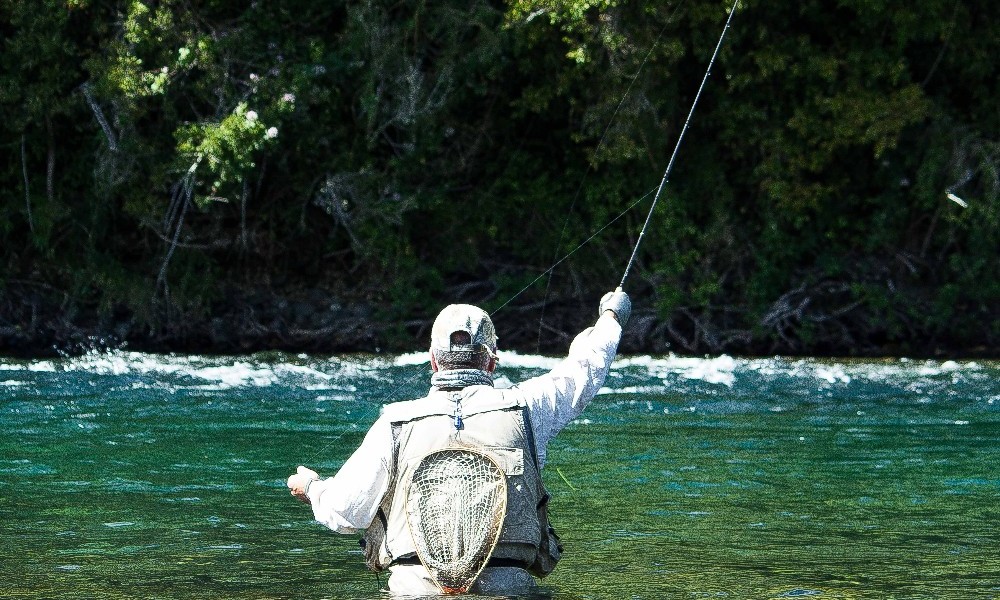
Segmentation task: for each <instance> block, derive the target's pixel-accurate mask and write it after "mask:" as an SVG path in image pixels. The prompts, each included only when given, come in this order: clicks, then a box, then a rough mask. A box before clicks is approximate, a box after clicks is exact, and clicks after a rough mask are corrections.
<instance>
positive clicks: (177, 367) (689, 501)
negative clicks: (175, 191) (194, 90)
mask: <svg viewBox="0 0 1000 600" xmlns="http://www.w3.org/2000/svg"><path fill="white" fill-rule="evenodd" d="M501 360H502V363H501V368H500V373H501V374H502V376H501V377H502V379H506V380H510V381H518V380H520V379H523V378H527V377H530V376H532V375H535V374H538V373H542V372H544V370H545V369H547V368H549V367H551V366H552V365H553V364H555V360H554V359H550V358H546V357H537V356H526V355H518V354H514V353H502V354H501ZM427 372H428V365H427V363H426V361H425V355H424V354H423V353H420V354H413V355H405V356H395V357H382V356H337V357H318V356H306V355H298V356H296V355H289V354H258V355H253V356H242V357H202V356H160V355H152V354H141V353H132V352H126V351H112V352H103V353H91V354H87V355H84V356H80V357H69V358H63V359H58V360H33V361H24V360H15V359H0V429H2V435H0V596H2V597H4V598H154V597H156V598H227V599H229V598H332V599H345V598H358V599H376V598H385V597H386V596H385V595H384V593H382V592H380V589H381V588H382V587H384V584H385V578H384V577H381V578H380V579H379V578H376V577H375V575H374V574H372V573H370V572H368V571H366V570H365V568H364V565H363V561H362V558H361V554H360V549H359V546H358V543H357V537H356V536H338V535H335V534H333V533H332V532H330V531H328V530H326V529H325V528H323V527H322V526H320V525H318V524H317V523H315V522H313V521H312V519H311V513H310V511H309V510H308V508H307V507H305V506H304V505H302V504H300V503H298V502H296V501H295V500H294V499H292V498H291V497H290V496H289V495H288V492H287V490H286V489H285V487H284V480H285V478H286V477H287V476H288V475H289V474H290V473H291V472H292V471H293V470H294V469H295V466H296V465H298V464H306V465H309V466H311V467H312V468H314V469H316V470H318V471H319V472H320V473H321V474H325V475H329V474H332V473H333V472H335V471H336V469H337V468H338V467H339V466H340V465H341V464H342V463H343V461H344V460H345V459H346V458H347V456H349V455H350V453H351V452H352V451H353V449H354V448H356V447H357V445H358V444H359V443H360V441H361V439H362V437H363V435H364V433H365V431H366V430H367V428H368V426H369V425H370V424H371V423H372V422H373V421H374V419H375V418H376V416H377V414H378V410H379V406H380V405H381V404H383V403H385V402H388V401H391V400H395V399H408V398H414V397H419V396H421V395H423V393H424V392H425V391H426V389H427V385H428V383H427V381H428V373H427ZM545 471H546V472H545V480H546V484H547V486H548V488H549V491H550V493H551V494H552V496H553V500H552V519H553V522H554V524H555V525H556V528H557V530H558V531H559V533H560V535H561V537H562V539H563V542H564V544H565V546H566V552H565V555H564V559H563V561H562V562H561V563H560V564H559V566H558V568H557V569H556V571H555V573H554V574H553V575H552V576H550V577H549V578H547V579H545V580H544V581H543V582H542V596H543V597H550V598H554V599H557V600H570V599H599V598H600V599H604V598H607V599H619V598H792V597H816V598H873V599H874V598H879V599H883V598H954V599H959V598H963V599H964V598H1000V550H998V549H1000V363H998V362H996V361H979V362H970V361H962V362H955V361H926V360H906V359H894V360H882V361H837V360H814V359H803V360H800V359H784V358H770V359H742V358H732V357H728V356H721V357H710V358H683V357H676V356H664V357H624V358H619V359H618V360H617V361H616V362H615V364H614V367H613V369H612V372H611V374H610V375H609V377H608V379H607V381H606V383H605V387H604V389H603V390H602V391H601V393H600V394H599V395H598V396H597V398H596V399H595V400H594V401H593V403H592V404H591V405H590V407H589V408H588V409H587V411H586V412H585V413H584V415H583V416H582V417H581V418H580V419H578V420H577V421H575V422H573V423H572V424H570V426H569V427H567V429H565V430H564V431H563V432H562V433H561V434H560V436H559V437H558V438H557V439H556V440H554V441H553V443H552V445H550V447H549V462H548V465H547V467H546V470H545Z"/></svg>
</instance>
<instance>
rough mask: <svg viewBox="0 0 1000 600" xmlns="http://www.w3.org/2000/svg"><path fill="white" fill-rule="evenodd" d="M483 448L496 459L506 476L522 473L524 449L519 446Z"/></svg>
mask: <svg viewBox="0 0 1000 600" xmlns="http://www.w3.org/2000/svg"><path fill="white" fill-rule="evenodd" d="M483 450H484V451H485V452H486V453H487V454H489V455H490V458H492V459H493V460H495V461H496V463H497V466H499V467H500V469H501V470H503V472H504V475H506V476H507V477H511V476H516V475H524V451H523V450H521V449H520V448H506V447H503V446H487V447H485V448H483Z"/></svg>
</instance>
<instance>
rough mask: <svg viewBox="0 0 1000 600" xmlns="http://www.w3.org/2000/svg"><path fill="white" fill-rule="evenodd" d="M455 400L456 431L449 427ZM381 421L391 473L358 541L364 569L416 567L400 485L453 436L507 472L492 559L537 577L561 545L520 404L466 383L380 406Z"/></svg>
mask: <svg viewBox="0 0 1000 600" xmlns="http://www.w3.org/2000/svg"><path fill="white" fill-rule="evenodd" d="M456 401H457V402H456ZM456 404H457V408H458V410H459V411H460V412H458V413H457V414H459V415H460V416H461V429H456V427H455V425H456V417H455V416H456ZM383 418H387V419H388V420H389V421H390V422H391V424H392V433H393V444H394V452H393V455H394V458H395V464H394V465H393V468H394V472H393V474H394V476H393V481H392V484H391V485H390V487H389V490H388V491H387V492H386V495H385V498H384V499H383V501H382V503H381V505H380V507H379V510H378V514H376V517H375V520H374V522H373V523H372V525H371V526H370V527H369V528H368V529H367V530H366V531H365V535H364V538H363V539H362V541H361V544H362V546H363V547H364V549H365V555H366V562H367V563H368V566H369V567H370V568H372V569H374V570H377V571H378V570H382V569H385V568H387V567H389V566H390V565H392V564H419V560H418V559H417V558H416V548H415V546H414V543H413V537H412V535H411V534H410V530H409V526H408V524H407V520H406V492H407V486H408V484H409V481H410V479H411V478H412V476H413V471H414V469H416V467H417V465H418V464H419V463H420V460H421V459H422V458H423V457H424V456H426V455H427V454H428V453H429V452H432V451H434V450H439V449H441V448H445V447H447V446H449V445H450V444H451V442H452V440H454V439H455V435H456V433H457V434H458V440H460V441H461V443H462V444H474V445H475V446H477V447H478V448H479V449H480V450H481V451H483V452H484V453H486V454H488V455H489V456H490V457H491V458H492V459H493V460H494V461H495V462H496V463H497V465H498V466H499V467H500V468H501V469H502V470H503V472H504V474H505V475H506V477H507V514H506V516H505V518H504V523H503V528H502V529H501V532H500V539H499V541H498V542H497V545H496V548H495V549H494V551H493V554H492V559H491V560H492V561H493V564H502V565H508V566H509V565H516V566H523V568H525V569H527V570H529V571H530V572H531V573H533V574H535V575H537V576H539V577H544V576H545V575H548V574H549V573H550V572H551V571H552V569H553V568H554V567H555V564H556V562H557V561H558V560H559V557H560V554H561V550H562V548H561V546H560V545H559V539H558V537H557V536H556V535H555V532H554V531H553V530H552V528H551V527H549V524H548V517H547V505H548V498H549V496H548V494H547V493H546V492H545V487H544V486H543V484H542V479H541V476H540V473H539V472H538V463H537V458H536V457H537V454H536V449H535V442H534V435H533V434H532V431H531V421H530V420H529V419H528V413H527V408H526V407H525V406H524V405H523V404H522V403H520V402H518V400H517V399H516V398H515V399H512V398H508V397H505V394H504V393H503V392H501V391H498V390H494V389H493V388H492V387H489V386H470V387H467V388H464V389H462V390H459V391H451V392H448V391H434V392H432V393H431V395H430V396H428V397H427V398H425V399H423V400H415V401H410V402H398V403H395V404H390V405H387V406H386V407H385V411H384V413H383Z"/></svg>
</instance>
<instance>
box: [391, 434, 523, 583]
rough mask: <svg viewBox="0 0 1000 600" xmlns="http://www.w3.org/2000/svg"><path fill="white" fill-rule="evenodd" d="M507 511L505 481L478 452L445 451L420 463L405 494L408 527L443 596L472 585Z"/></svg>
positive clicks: (486, 559)
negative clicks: (443, 593)
mask: <svg viewBox="0 0 1000 600" xmlns="http://www.w3.org/2000/svg"><path fill="white" fill-rule="evenodd" d="M506 509H507V480H506V477H505V476H504V473H503V471H502V470H501V469H500V467H499V466H497V464H496V463H495V462H494V461H493V460H492V459H491V458H490V457H488V456H487V455H485V454H483V453H482V452H479V451H476V450H472V449H468V448H445V449H443V450H436V451H434V452H431V453H429V454H427V455H426V456H425V457H424V458H423V459H421V461H420V464H419V465H418V466H417V468H416V470H414V472H413V478H412V479H411V480H410V487H409V489H408V490H407V497H406V513H407V521H408V523H409V526H410V533H411V534H412V535H413V541H414V544H415V546H416V550H417V556H418V557H419V558H420V562H422V563H423V565H424V567H426V568H427V570H428V571H429V572H430V574H431V576H432V577H433V578H434V579H435V581H437V583H438V585H439V586H440V587H441V589H442V590H443V591H444V592H445V593H462V592H465V591H466V590H468V589H469V587H470V586H471V585H472V584H473V582H475V580H476V577H478V576H479V573H480V571H482V569H483V567H484V566H486V562H487V561H488V560H489V559H490V555H491V554H492V553H493V548H494V547H495V546H496V543H497V540H498V539H499V537H500V530H501V528H502V527H503V519H504V514H505V513H506Z"/></svg>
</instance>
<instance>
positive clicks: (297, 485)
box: [287, 466, 319, 504]
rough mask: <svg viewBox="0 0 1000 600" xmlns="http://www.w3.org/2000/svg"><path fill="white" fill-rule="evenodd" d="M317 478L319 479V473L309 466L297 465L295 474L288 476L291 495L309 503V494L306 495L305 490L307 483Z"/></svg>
mask: <svg viewBox="0 0 1000 600" xmlns="http://www.w3.org/2000/svg"><path fill="white" fill-rule="evenodd" d="M317 479H319V473H317V472H316V471H313V470H312V469H310V468H307V467H303V466H299V468H298V469H297V470H296V471H295V474H294V475H291V476H290V477H289V478H288V484H287V485H288V489H289V490H290V491H291V493H292V495H293V496H295V497H296V498H298V499H299V500H301V501H302V502H305V503H306V504H309V496H307V495H306V490H307V488H308V487H309V484H310V483H312V482H313V481H316V480H317Z"/></svg>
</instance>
